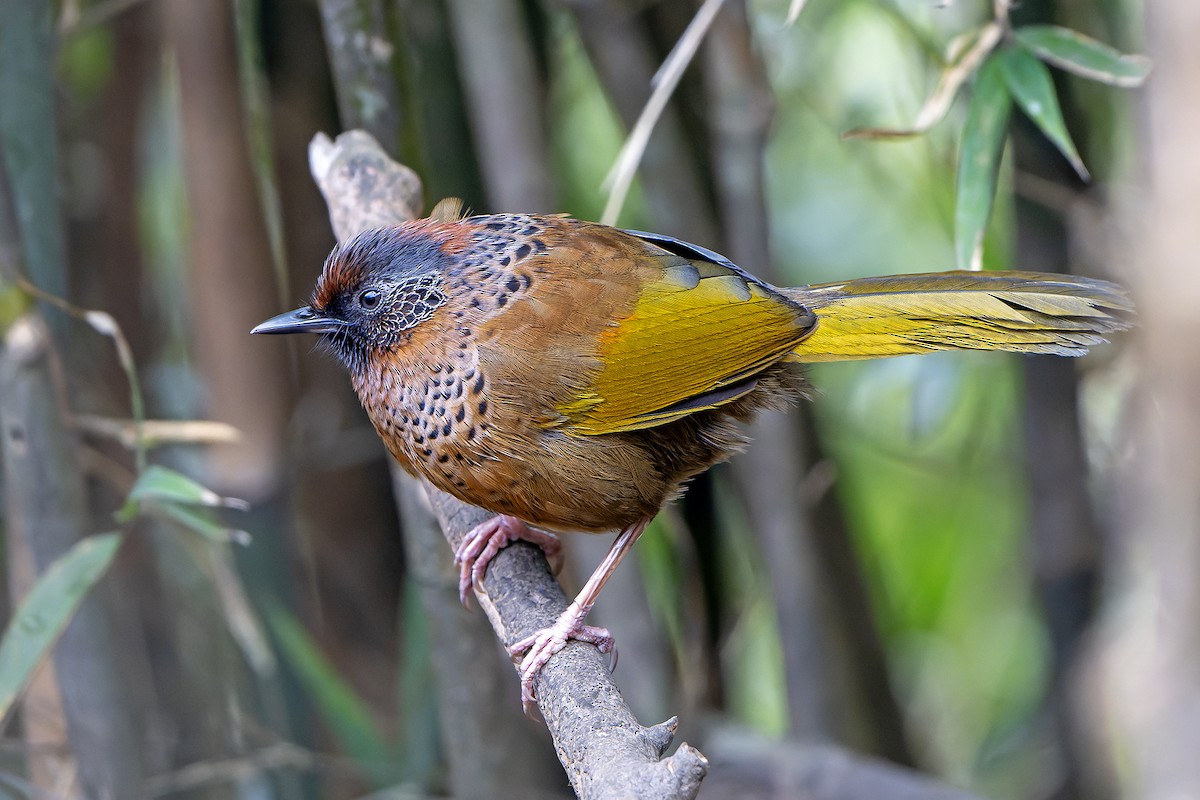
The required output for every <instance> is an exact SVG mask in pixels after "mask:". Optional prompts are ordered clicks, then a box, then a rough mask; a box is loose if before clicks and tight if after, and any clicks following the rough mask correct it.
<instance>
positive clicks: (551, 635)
mask: <svg viewBox="0 0 1200 800" xmlns="http://www.w3.org/2000/svg"><path fill="white" fill-rule="evenodd" d="M585 616H587V611H584V610H582V609H580V607H579V606H578V604H576V603H571V605H569V606H567V610H566V611H564V612H563V613H562V614H561V615H560V616H559V618H558V619H557V620H556V621H555V623H554V624H553V625H551V626H550V627H549V628H542V629H541V630H540V631H538V632H537V633H534V634H532V635H531V636H526V637H525V638H524V639H522V640H521V641H519V642H517V643H516V644H514V645H513V646H512V647H510V648H508V652H509V655H511V656H512V657H513V660H516V658H517V657H518V656H520V655H521V654H522V653H524V654H525V657H524V658H523V659H522V660H521V667H520V673H521V706H522V707H523V708H524V709H525V714H526V716H529V717H533V715H534V712H535V711H536V709H537V707H536V705H535V704H534V694H533V681H534V679H536V678H537V676H538V673H539V672H541V671H542V667H544V666H546V662H547V661H549V660H550V658H551V657H552V656H553V655H554V654H555V653H557V652H558V651H559V650H562V649H563V648H564V647H566V646H567V640H568V639H576V640H578V641H580V642H588V643H590V644H594V645H596V648H597V649H599V650H600V652H601V653H609V652H612V653H615V652H616V643H615V642H614V641H613V636H612V634H611V633H609V632H608V629H607V628H597V627H596V626H594V625H584V624H583V618H584V617H585Z"/></svg>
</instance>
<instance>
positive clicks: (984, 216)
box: [954, 55, 1012, 269]
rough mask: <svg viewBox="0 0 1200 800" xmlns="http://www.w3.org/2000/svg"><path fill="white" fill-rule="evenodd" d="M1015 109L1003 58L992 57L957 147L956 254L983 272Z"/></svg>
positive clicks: (966, 264) (978, 79)
mask: <svg viewBox="0 0 1200 800" xmlns="http://www.w3.org/2000/svg"><path fill="white" fill-rule="evenodd" d="M1011 108H1012V101H1011V100H1010V99H1009V95H1008V88H1007V87H1006V86H1005V83H1004V71H1003V64H1002V56H999V55H992V56H990V57H989V58H988V60H987V61H985V62H983V66H981V67H980V68H979V73H978V74H977V75H976V77H975V87H974V90H973V91H972V93H971V102H970V105H968V106H967V121H966V124H965V125H964V126H963V134H962V144H961V145H960V147H959V158H958V189H957V195H956V197H955V204H954V253H955V257H956V259H957V261H958V265H959V267H961V268H963V269H979V268H980V266H981V265H982V259H983V234H984V231H985V230H987V223H988V217H989V216H991V213H992V201H993V199H994V198H995V196H996V176H997V175H998V174H999V172H1000V156H1001V155H1002V154H1003V152H1004V134H1005V129H1006V127H1007V125H1008V115H1009V111H1010V110H1011Z"/></svg>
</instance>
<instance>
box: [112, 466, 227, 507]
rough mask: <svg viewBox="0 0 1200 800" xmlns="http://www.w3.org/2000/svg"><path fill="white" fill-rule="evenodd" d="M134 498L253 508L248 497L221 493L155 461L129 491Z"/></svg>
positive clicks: (186, 503) (184, 503)
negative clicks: (243, 497)
mask: <svg viewBox="0 0 1200 800" xmlns="http://www.w3.org/2000/svg"><path fill="white" fill-rule="evenodd" d="M129 498H130V499H131V500H137V501H139V502H140V501H143V500H157V501H159V502H164V503H181V504H183V505H192V506H225V507H227V508H236V509H240V510H242V511H245V510H246V509H248V508H249V507H250V505H249V503H247V502H246V501H245V500H239V499H237V498H236V497H222V496H221V495H219V494H217V493H216V492H214V491H213V490H212V489H209V488H208V487H207V486H203V485H201V484H199V483H196V481H194V480H192V479H191V478H189V477H188V476H186V475H184V474H183V473H182V472H176V471H175V470H173V469H167V468H166V467H160V466H158V465H157V464H152V465H150V466H149V467H146V469H144V470H143V471H142V474H141V475H139V476H138V479H137V483H135V484H134V485H133V489H132V490H131V491H130V492H129Z"/></svg>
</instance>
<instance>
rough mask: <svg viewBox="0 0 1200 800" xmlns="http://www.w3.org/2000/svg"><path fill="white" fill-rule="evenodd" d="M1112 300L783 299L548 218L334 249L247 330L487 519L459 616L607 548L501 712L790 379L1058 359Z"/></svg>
mask: <svg viewBox="0 0 1200 800" xmlns="http://www.w3.org/2000/svg"><path fill="white" fill-rule="evenodd" d="M1132 313H1133V307H1132V304H1131V302H1130V300H1129V299H1128V297H1127V295H1126V293H1125V291H1124V290H1123V289H1122V288H1121V287H1120V286H1118V285H1117V284H1114V283H1111V282H1107V281H1103V280H1099V279H1094V278H1088V277H1078V276H1068V275H1058V274H1046V273H1036V272H1017V271H945V272H931V273H922V274H908V275H890V276H884V277H874V278H863V279H854V280H846V281H838V282H833V283H821V284H814V285H809V286H802V287H794V288H784V287H777V286H773V285H771V284H769V283H767V282H766V281H763V280H761V279H759V278H757V277H755V276H754V275H752V274H751V273H749V272H747V271H746V270H744V269H742V268H740V267H738V266H736V265H735V264H733V263H732V262H731V261H729V259H727V258H725V257H724V256H722V255H720V254H718V253H716V252H713V251H712V250H709V249H707V248H704V247H701V246H698V245H695V244H690V243H687V242H684V241H681V240H679V239H676V238H673V237H671V236H666V235H660V234H655V233H648V232H643V231H636V230H622V229H618V228H615V227H610V226H606V225H601V224H598V223H593V222H587V221H583V220H579V219H574V218H571V217H569V216H566V215H536V214H520V213H504V214H491V215H477V216H466V215H465V214H464V213H463V212H462V206H461V202H460V201H456V200H453V199H449V200H446V201H442V202H441V203H439V204H438V206H436V207H435V208H434V210H433V212H431V214H430V215H429V216H428V217H427V218H424V219H419V220H415V221H410V222H406V223H404V224H400V225H396V226H393V227H385V228H377V229H371V230H367V231H364V232H362V233H359V234H358V235H356V236H354V237H353V238H351V239H349V240H347V241H345V242H344V243H341V244H339V245H337V246H336V247H334V249H333V251H332V252H331V253H330V255H329V257H328V258H327V259H326V261H325V263H324V266H323V268H322V271H321V274H320V276H319V278H318V280H317V283H316V288H315V290H314V291H313V294H312V297H311V299H310V301H309V302H308V304H307V305H305V306H303V307H301V308H298V309H296V310H294V311H290V312H287V313H285V314H281V315H279V316H276V317H273V318H271V319H269V320H267V321H265V322H263V323H262V324H260V325H258V326H257V327H255V328H254V329H253V331H252V332H253V333H256V334H294V333H312V334H317V335H319V336H320V337H321V339H322V340H323V341H324V342H325V343H326V344H327V345H328V347H329V348H330V349H331V350H332V351H333V353H334V354H336V356H337V357H338V358H339V359H340V360H341V361H342V362H343V363H344V364H345V366H346V367H347V369H348V371H349V373H350V378H351V382H352V384H353V387H354V389H355V391H356V392H357V394H358V397H359V399H360V400H361V402H362V405H363V407H364V409H365V410H366V413H367V415H368V416H369V418H370V420H371V423H372V424H373V426H374V428H375V430H376V431H377V432H378V434H379V436H380V437H381V439H382V440H383V442H384V444H385V445H386V447H387V449H388V451H389V452H390V453H391V455H392V457H394V458H395V460H396V461H397V462H398V463H399V464H400V466H401V467H403V468H404V469H405V470H406V471H408V472H409V473H411V474H413V475H416V476H418V477H420V478H424V479H425V480H427V481H428V482H429V483H431V484H432V485H433V486H435V487H436V488H438V489H440V490H442V491H445V492H448V493H449V494H451V495H453V496H455V497H457V498H459V499H460V500H462V501H464V502H466V503H469V504H472V505H476V506H479V507H482V508H484V509H486V510H487V511H490V512H492V513H494V515H495V516H493V517H491V518H490V519H488V520H487V521H486V522H484V523H482V524H481V525H479V526H478V527H476V528H475V529H474V530H472V531H471V532H469V533H468V534H467V536H466V537H465V538H464V540H463V542H462V544H461V545H460V546H459V547H458V548H457V551H456V553H455V563H456V565H457V566H458V569H459V592H460V596H461V598H462V601H463V602H464V604H468V605H469V599H470V596H471V594H472V591H473V590H474V589H475V588H476V587H478V586H479V584H480V581H481V580H482V578H483V575H484V574H485V572H486V569H487V565H488V563H489V562H490V561H491V559H492V558H493V557H495V555H496V554H497V553H499V551H500V550H501V549H502V548H503V547H505V546H507V545H508V544H509V543H511V542H514V541H517V540H526V541H530V542H533V543H534V544H536V545H538V546H539V547H541V548H542V549H543V550H545V551H546V552H547V554H548V555H549V556H555V555H557V552H558V548H559V540H558V538H557V536H556V534H558V533H563V532H568V531H582V532H590V533H612V532H616V533H617V536H616V538H615V540H614V542H613V544H612V546H611V548H610V549H609V551H608V554H607V555H606V557H605V558H604V560H603V561H602V562H601V564H600V565H599V566H598V567H597V568H596V570H595V571H594V572H593V573H592V575H591V577H590V578H589V579H588V581H587V582H586V584H585V585H584V586H583V588H582V589H581V590H580V591H579V593H578V595H577V596H576V597H575V599H574V600H573V601H572V603H571V604H570V606H569V607H568V608H567V610H566V611H564V612H563V613H562V614H561V615H560V616H559V617H558V619H557V620H556V621H555V622H554V623H553V624H552V625H551V626H549V627H547V628H545V629H543V630H540V631H538V632H536V633H534V634H532V635H531V636H529V637H527V638H525V639H523V640H522V641H519V642H517V643H515V644H513V645H512V646H511V647H510V654H511V655H512V656H513V658H514V661H517V660H518V659H519V672H520V680H521V694H522V702H523V704H524V706H525V708H526V711H527V712H529V711H530V710H531V709H532V708H533V707H534V702H535V697H536V693H535V680H536V677H537V675H538V673H539V672H540V670H541V669H542V667H543V666H544V665H545V664H546V663H547V662H548V661H549V659H550V658H552V657H553V656H554V654H555V653H557V652H558V651H559V650H561V649H562V648H563V647H564V646H565V644H566V642H567V641H568V640H569V639H578V640H581V641H586V642H591V643H593V644H595V645H596V646H597V647H599V648H600V650H601V651H602V652H609V651H611V650H612V649H613V646H614V642H613V637H612V635H611V634H610V633H609V631H607V630H606V629H603V628H599V627H595V626H591V625H587V624H586V623H585V619H586V617H587V614H588V612H589V611H590V609H591V608H592V606H593V604H594V603H595V602H596V599H597V597H598V596H599V594H600V591H601V589H602V588H603V587H604V584H605V582H606V581H607V580H608V578H609V576H611V575H612V573H613V571H614V570H615V569H616V568H617V565H618V564H619V563H620V561H621V559H622V558H623V557H624V555H625V554H626V553H627V552H629V549H630V548H631V547H632V546H633V545H634V543H635V542H636V541H637V539H638V537H639V536H640V535H641V534H642V532H643V531H644V530H645V528H646V526H647V524H648V523H649V522H650V520H651V519H652V518H653V517H654V516H655V514H656V513H657V512H658V511H659V509H660V508H662V507H663V506H664V505H665V504H667V503H669V502H670V501H672V500H673V499H675V498H677V497H678V496H679V495H680V494H681V493H682V492H683V491H684V488H685V487H686V485H687V483H688V481H689V480H691V479H692V478H694V477H695V476H697V475H699V474H700V473H702V472H704V471H705V470H707V469H709V468H710V467H712V466H713V465H714V464H717V463H718V462H721V461H724V460H726V459H728V458H729V457H730V456H732V455H733V454H735V453H736V452H738V451H739V450H741V449H742V448H743V447H745V445H746V444H747V437H746V434H745V433H744V432H743V427H744V425H743V424H744V423H747V422H749V421H750V420H751V419H752V418H753V417H754V416H755V414H756V413H757V412H759V411H761V410H764V409H768V408H771V409H783V408H787V407H789V406H791V405H793V404H794V403H796V402H797V401H799V400H800V399H802V398H804V397H806V396H807V393H808V388H807V384H806V382H805V380H804V377H803V374H802V372H801V369H802V365H804V364H807V363H813V362H824V361H843V360H856V359H867V358H881V357H888V356H898V355H903V354H910V353H927V352H932V351H937V350H962V349H966V350H1004V351H1013V352H1018V353H1048V354H1056V355H1062V356H1078V355H1081V354H1083V353H1084V352H1086V350H1087V349H1088V348H1089V347H1090V346H1093V345H1096V344H1100V343H1102V342H1104V341H1106V339H1107V337H1109V335H1110V334H1112V333H1114V332H1116V331H1119V330H1122V329H1124V328H1127V327H1129V325H1130V324H1131V322H1130V321H1131V318H1132Z"/></svg>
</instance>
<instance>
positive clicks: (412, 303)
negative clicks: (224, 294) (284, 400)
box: [251, 225, 447, 373]
mask: <svg viewBox="0 0 1200 800" xmlns="http://www.w3.org/2000/svg"><path fill="white" fill-rule="evenodd" d="M446 258H447V256H446V254H445V253H444V252H443V250H442V248H441V246H440V243H439V241H438V239H437V237H435V236H431V235H430V231H429V230H428V228H427V227H426V226H420V225H401V226H397V227H392V228H378V229H374V230H368V231H364V232H363V233H360V234H358V235H357V236H355V237H354V238H353V239H351V240H350V241H348V242H346V243H345V244H340V245H338V246H337V247H335V248H334V249H333V252H332V253H330V254H329V258H327V259H326V260H325V267H324V269H323V270H322V271H321V277H320V278H318V279H317V287H316V289H315V290H314V291H313V295H312V300H311V301H310V302H309V304H308V305H307V306H303V307H301V308H298V309H296V310H295V311H289V312H287V313H286V314H280V315H279V316H277V317H272V318H271V319H269V320H267V321H266V322H264V323H262V324H261V325H259V326H257V327H256V328H254V330H252V331H251V333H316V334H320V335H321V336H322V338H323V339H324V340H325V341H326V342H328V343H329V345H330V346H331V347H332V348H333V350H334V352H336V353H337V355H338V356H339V357H340V358H341V359H342V361H343V362H345V364H346V366H347V367H348V368H349V369H350V371H351V372H355V373H357V372H359V371H361V370H363V369H365V368H366V366H367V364H368V363H369V358H370V356H371V354H372V353H378V352H386V351H388V350H391V349H393V348H395V347H397V346H400V345H402V344H403V343H404V341H405V340H406V339H407V338H408V337H409V336H411V333H410V332H411V331H412V330H413V329H414V328H416V327H417V326H418V325H420V324H421V323H422V322H424V321H425V320H427V319H429V318H430V317H432V316H433V315H434V313H435V312H436V311H437V309H438V307H439V306H441V305H442V304H443V303H444V302H445V301H446V296H445V295H444V294H443V293H442V289H441V287H442V273H443V267H444V261H445V260H446Z"/></svg>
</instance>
